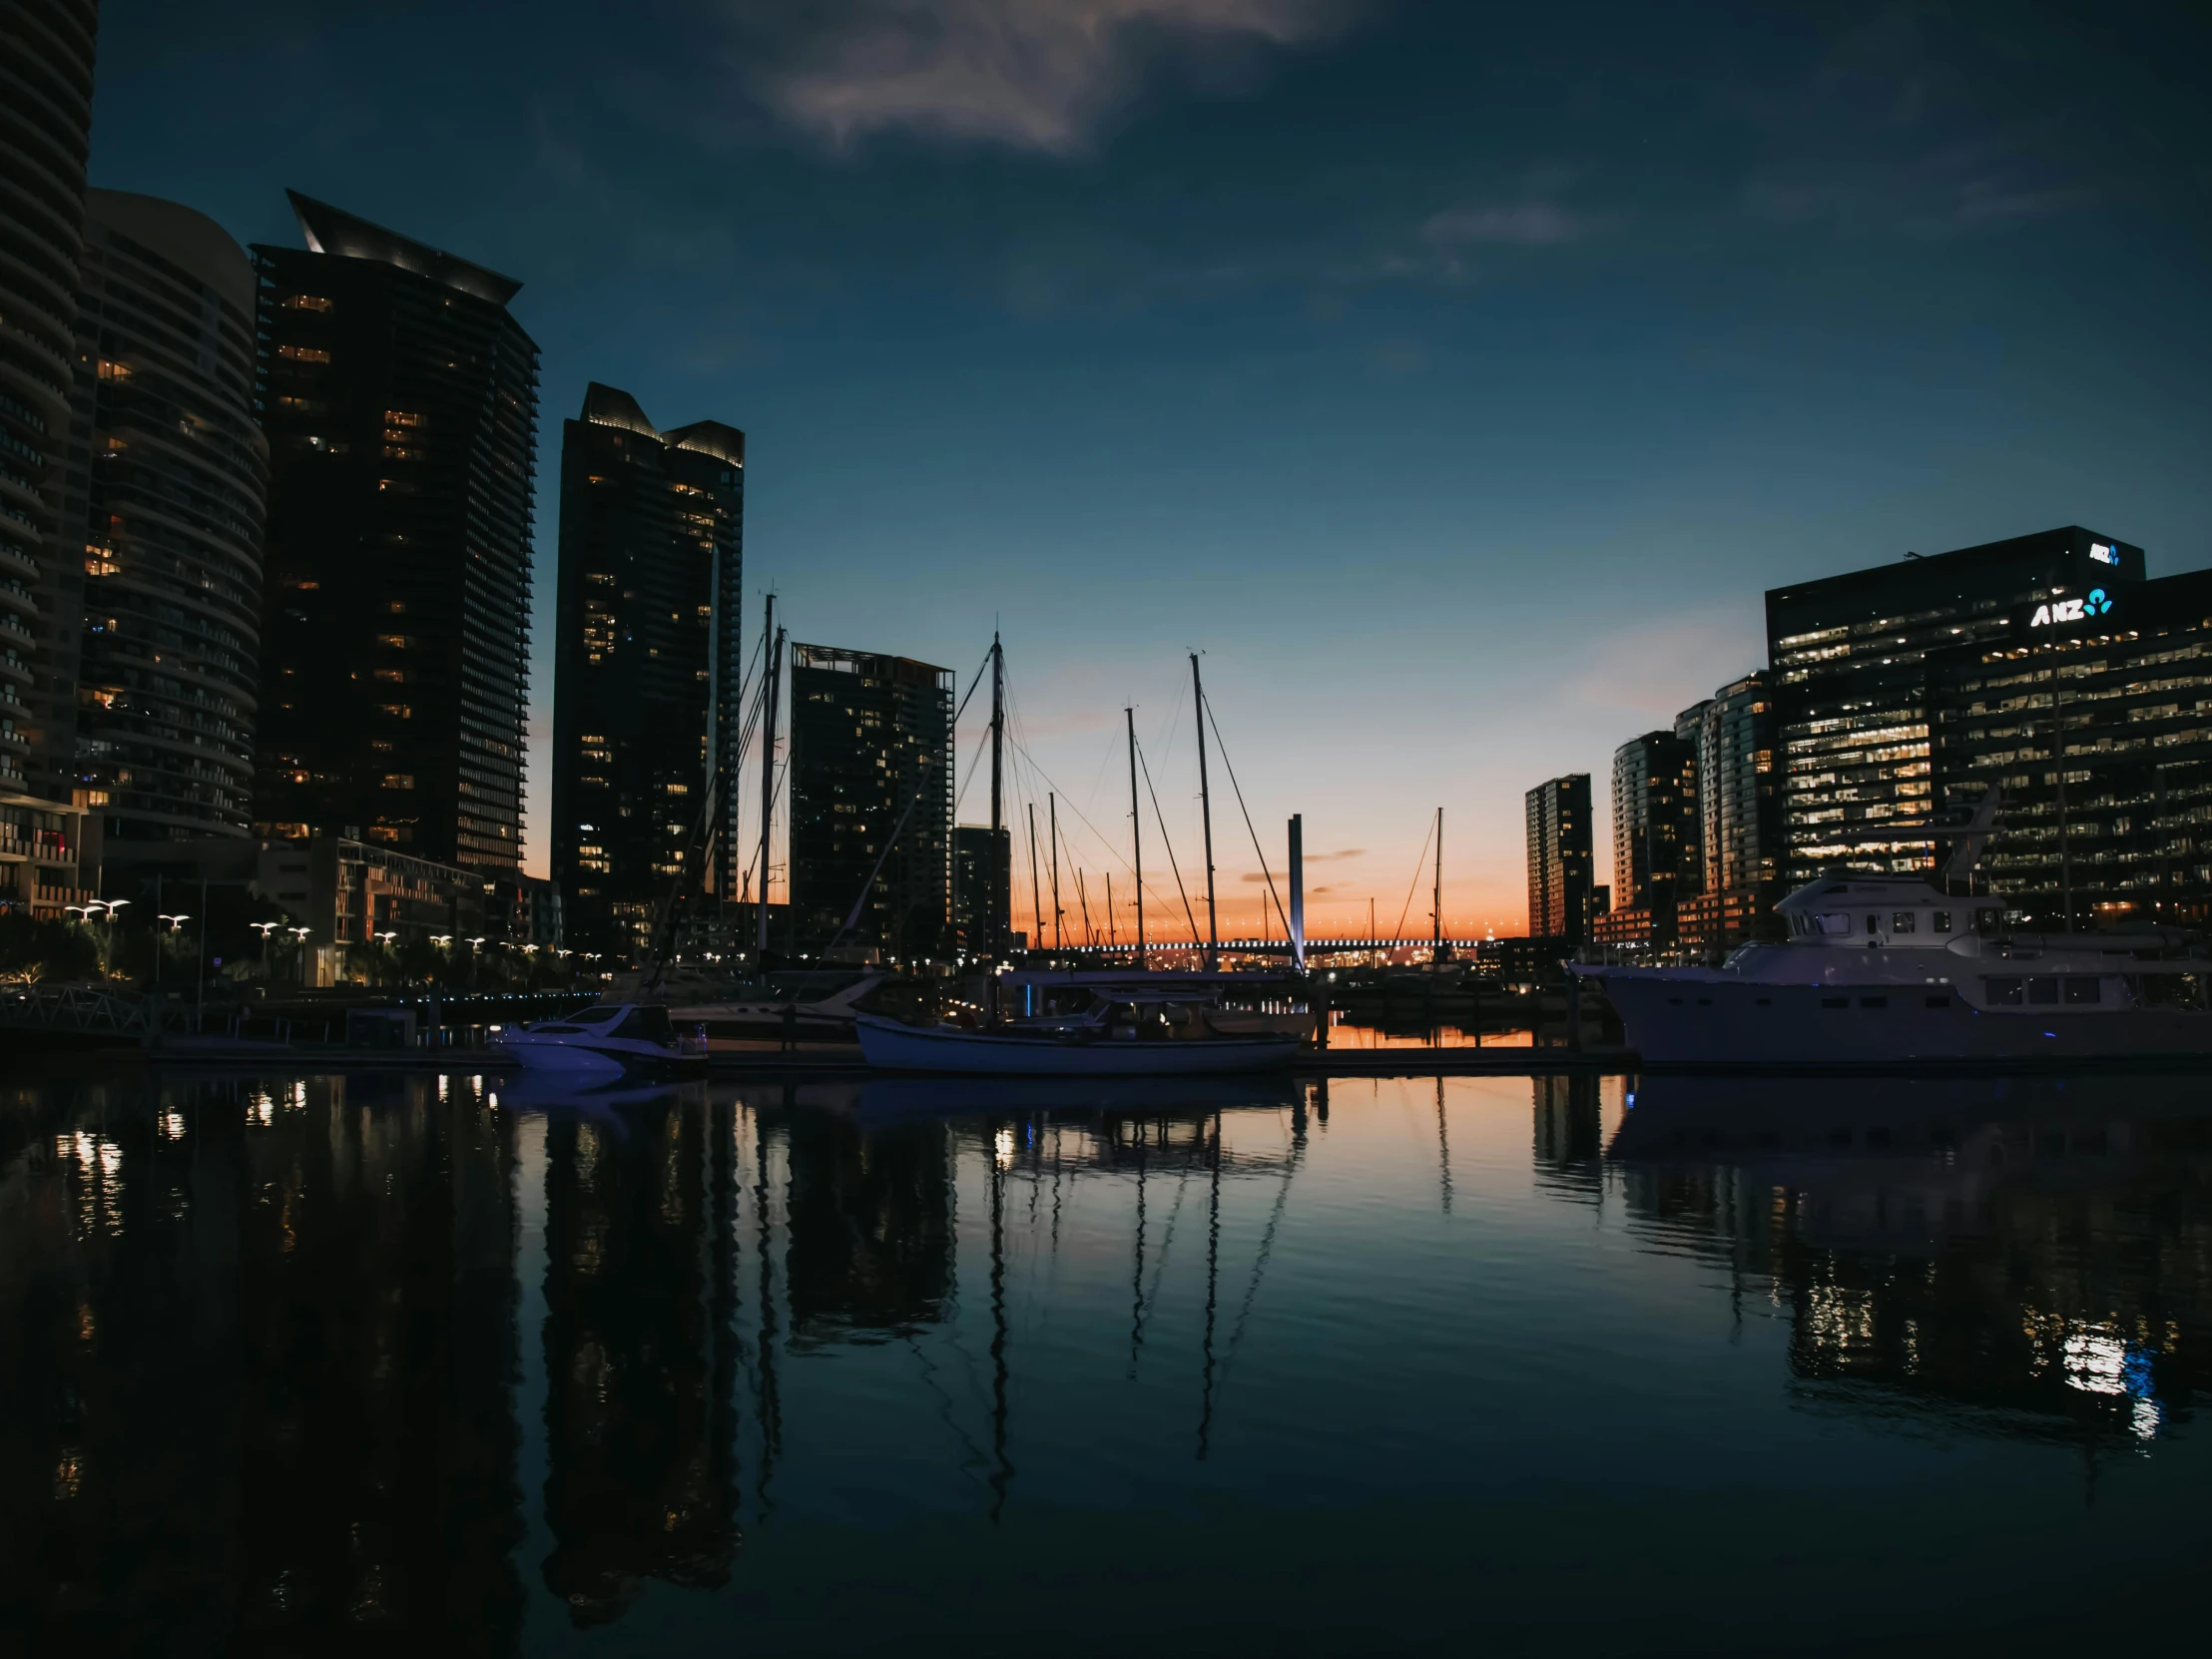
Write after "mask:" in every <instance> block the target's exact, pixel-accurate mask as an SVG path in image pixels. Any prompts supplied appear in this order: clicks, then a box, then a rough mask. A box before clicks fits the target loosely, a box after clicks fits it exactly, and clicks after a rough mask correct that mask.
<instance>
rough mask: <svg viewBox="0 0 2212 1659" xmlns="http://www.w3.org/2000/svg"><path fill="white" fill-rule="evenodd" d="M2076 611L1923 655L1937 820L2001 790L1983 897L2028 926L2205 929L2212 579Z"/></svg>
mask: <svg viewBox="0 0 2212 1659" xmlns="http://www.w3.org/2000/svg"><path fill="white" fill-rule="evenodd" d="M2074 598H2075V596H2073V595H2068V596H2066V600H2071V599H2074ZM2066 600H2061V601H2060V602H2059V603H2057V604H2051V603H2048V602H2037V603H2035V604H2032V605H2023V606H2021V607H2019V608H2018V609H2017V610H2015V611H2014V612H2013V614H2012V615H2011V616H2010V618H2009V619H2008V621H2009V623H2010V628H2009V630H2008V631H2007V632H2006V633H2005V634H2004V635H2003V636H2001V637H1998V638H1987V639H1982V640H1979V641H1976V642H1975V643H1973V644H1970V645H1961V646H1956V647H1952V648H1950V649H1948V650H1944V651H1940V652H1936V653H1932V654H1931V655H1930V657H1929V697H1930V705H1931V708H1932V711H1933V717H1934V718H1933V730H1934V763H1935V781H1936V799H1937V801H1938V802H1939V803H1940V805H1941V808H1942V810H1943V813H1944V816H1945V817H1946V818H1947V819H1948V820H1950V821H1951V822H1952V823H1959V822H1962V821H1964V820H1966V819H1967V818H1968V817H1969V816H1970V814H1971V813H1972V811H1973V809H1974V808H1975V807H1976V806H1977V805H1979V804H1980V803H1981V802H1982V801H1983V800H1984V799H1985V798H1986V796H1987V794H1988V792H1989V791H1990V790H1991V789H1994V790H1996V791H1997V815H1996V830H1995V832H1994V833H1993V834H1992V835H1991V836H1990V837H1989V839H1988V840H1987V842H1986V843H1985V845H1984V846H1983V847H1982V849H1981V853H1980V856H1979V858H1978V860H1977V861H1976V862H1975V864H1974V868H1973V871H1972V874H1971V877H1970V879H1971V883H1972V888H1973V891H1974V892H1976V893H1982V892H1986V893H1990V894H1993V895H1996V896H1999V897H2002V898H2003V899H2004V900H2005V907H2006V910H2007V912H2008V919H2009V920H2010V921H2012V922H2013V923H2014V924H2018V925H2026V926H2047V927H2063V926H2065V925H2066V923H2067V920H2068V917H2069V915H2070V917H2071V921H2072V925H2073V926H2075V927H2089V926H2093V925H2096V924H2098V923H2100V922H2106V921H2171V922H2181V923H2199V922H2202V921H2204V920H2206V919H2212V832H2208V831H2207V830H2206V829H2205V826H2206V825H2207V824H2212V572H2207V571H2193V572H2190V573H2188V574H2186V575H2181V576H2169V577H2164V578H2161V579H2160V580H2158V581H2155V582H2149V581H2146V582H2139V583H2138V582H2124V581H2114V582H2110V583H2100V584H2096V585H2093V586H2091V587H2089V588H2088V589H2087V590H2086V591H2085V592H2083V593H2081V594H2080V595H2079V596H2078V606H2076V605H2074V604H2068V603H2066Z"/></svg>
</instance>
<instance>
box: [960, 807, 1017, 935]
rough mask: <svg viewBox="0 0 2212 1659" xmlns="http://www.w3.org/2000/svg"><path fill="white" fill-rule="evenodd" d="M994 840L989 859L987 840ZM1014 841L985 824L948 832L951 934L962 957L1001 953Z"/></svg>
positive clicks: (1009, 923)
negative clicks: (950, 861)
mask: <svg viewBox="0 0 2212 1659" xmlns="http://www.w3.org/2000/svg"><path fill="white" fill-rule="evenodd" d="M994 838H995V840H996V842H997V846H996V850H995V854H994V851H993V847H992V841H993V840H994ZM1013 893H1014V837H1013V832H1012V831H1011V830H1004V829H1002V830H999V831H998V832H997V834H996V836H995V837H994V836H993V834H992V832H991V827H990V826H989V825H987V824H962V825H959V826H957V827H956V828H955V829H954V830H953V831H952V931H953V935H954V941H955V943H956V945H957V947H958V948H959V950H960V952H961V953H962V954H963V955H968V956H976V955H989V954H991V953H992V952H994V951H999V950H1003V949H1004V948H1005V941H1007V940H1009V939H1011V938H1012V937H1013Z"/></svg>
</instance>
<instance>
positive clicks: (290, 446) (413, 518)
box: [254, 194, 538, 871]
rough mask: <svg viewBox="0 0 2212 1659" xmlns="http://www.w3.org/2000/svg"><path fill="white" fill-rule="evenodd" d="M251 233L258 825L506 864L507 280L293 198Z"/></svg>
mask: <svg viewBox="0 0 2212 1659" xmlns="http://www.w3.org/2000/svg"><path fill="white" fill-rule="evenodd" d="M291 203H292V207H293V209H294V211H295V213H296V214H297V216H298V220H299V228H300V232H301V235H302V237H303V239H304V240H305V242H306V247H305V249H303V250H301V249H290V248H272V247H264V246H257V247H256V248H255V250H254V254H255V259H256V263H257V266H258V269H259V275H260V294H259V298H260V312H259V323H260V334H261V341H260V344H261V360H260V365H259V374H260V387H261V401H262V418H263V423H264V426H265V428H266V430H267V431H268V434H269V444H270V472H271V478H270V491H269V518H268V532H267V537H266V549H267V552H266V558H265V566H266V572H267V577H266V582H265V587H264V609H263V626H262V697H261V709H260V722H261V731H260V742H259V745H258V757H259V766H258V772H257V790H256V805H255V815H254V816H255V820H256V822H257V823H258V824H260V825H262V826H263V827H265V828H266V830H268V832H269V833H271V834H273V835H278V836H298V835H304V834H308V833H333V832H334V833H338V834H341V835H344V836H347V837H350V838H358V839H362V840H366V841H373V842H376V843H378V844H381V845H384V846H388V847H391V848H393V849H395V850H397V851H400V852H404V853H406V854H408V855H410V856H414V857H418V858H426V859H429V860H431V861H432V862H437V863H447V864H457V865H464V866H467V867H470V868H476V869H484V870H491V871H501V870H505V871H512V870H514V869H517V868H519V867H520V861H521V855H522V813H523V758H524V749H523V745H524V728H525V724H526V717H525V709H524V704H525V699H526V697H527V695H528V666H527V658H528V649H529V623H530V528H531V501H532V490H533V480H534V469H535V464H536V461H535V456H536V443H537V395H538V394H537V385H538V348H537V346H536V344H535V343H534V342H533V341H532V340H531V338H530V336H529V335H528V334H527V333H525V332H524V331H523V329H522V326H521V324H520V323H518V322H517V321H516V320H515V319H514V317H513V315H512V314H511V313H510V312H509V311H508V309H507V303H508V301H509V300H510V299H512V298H513V297H514V294H515V292H516V290H517V289H518V288H519V287H520V286H521V284H520V283H518V282H516V281H514V280H512V279H511V278H508V277H501V276H498V275H497V274H495V273H493V272H489V271H486V270H484V269H483V268H482V267H480V266H474V265H470V264H468V263H467V262H466V261H463V260H459V259H455V258H454V257H453V256H452V255H450V254H444V253H441V252H439V251H438V250H436V249H433V248H428V247H425V246H424V245H422V244H421V243H417V242H413V241H410V240H409V239H407V238H405V237H402V236H399V235H397V234H395V233H393V232H390V231H386V230H384V229H382V228H381V227H379V226H375V225H371V224H369V223H368V222H366V221H365V220H360V219H356V218H354V217H353V216H351V215H350V214H345V213H341V212H339V211H338V210H337V209H335V208H331V207H327V206H325V205H324V204H322V203H318V202H313V201H309V200H308V199H307V198H305V197H302V196H298V195H296V194H294V195H293V196H292V197H291Z"/></svg>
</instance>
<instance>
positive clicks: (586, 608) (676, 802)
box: [552, 383, 745, 955]
mask: <svg viewBox="0 0 2212 1659" xmlns="http://www.w3.org/2000/svg"><path fill="white" fill-rule="evenodd" d="M744 525H745V434H744V433H743V432H741V431H739V430H738V429H737V428H736V427H733V426H725V425H723V424H722V423H721V422H720V421H713V420H703V421H698V422H696V423H694V424H692V425H689V426H680V427H677V428H676V429H674V430H673V431H669V432H662V431H660V430H659V429H658V428H656V427H655V426H654V425H653V423H652V422H651V421H649V420H648V419H647V418H646V416H645V411H644V410H643V409H641V408H639V407H638V404H637V401H636V399H634V398H633V397H631V396H630V394H629V393H627V392H623V391H617V390H615V389H614V388H613V387H612V386H602V385H598V384H596V383H595V384H593V385H592V386H590V387H589V388H588V389H587V390H586V391H585V393H584V407H583V412H582V414H581V415H580V416H579V417H578V418H577V419H575V420H571V421H569V422H568V423H567V424H566V426H565V427H564V429H563V431H562V436H561V563H560V588H559V593H560V597H559V600H558V602H557V607H556V618H555V642H554V653H555V670H554V673H555V686H554V705H553V860H552V866H553V874H554V877H555V879H556V880H558V881H559V882H560V883H561V885H562V887H563V889H564V890H565V893H566V895H567V899H568V903H569V905H570V912H569V914H568V917H567V924H568V926H569V928H570V929H571V930H572V931H573V933H574V935H575V937H576V939H577V941H578V943H579V945H581V946H582V947H583V948H586V949H590V950H597V951H604V952H609V953H614V954H626V955H634V954H635V953H637V952H638V951H640V950H642V949H643V948H644V947H645V946H646V944H647V942H648V940H649V937H650V934H651V932H652V926H653V917H654V915H655V914H656V912H657V907H658V906H659V904H660V903H661V902H662V900H663V899H664V898H665V896H666V895H667V894H668V892H669V891H670V888H671V886H672V884H673V883H674V882H675V880H676V878H677V877H678V875H679V874H680V873H685V872H684V871H683V860H684V859H685V858H686V857H693V858H698V857H700V852H699V850H696V849H695V850H693V851H689V852H687V850H686V847H687V844H688V843H689V842H691V841H692V839H693V836H694V833H695V831H696V830H697V827H698V825H699V823H700V819H701V813H702V808H703V807H704V806H706V805H707V797H708V792H709V791H710V790H712V791H715V792H717V794H718V799H717V800H715V801H714V802H713V804H712V806H713V810H714V813H715V817H716V823H717V825H718V826H719V832H718V834H717V835H716V838H715V841H714V845H713V851H712V855H711V857H710V858H708V859H707V863H708V864H710V865H711V867H709V868H705V869H704V870H702V871H700V872H696V875H695V879H694V880H693V881H692V882H691V883H690V885H691V888H692V892H693V895H694V896H695V897H698V896H704V895H712V897H713V898H715V899H717V900H720V899H726V898H728V897H730V896H731V894H732V892H733V890H734V888H735V887H736V885H737V881H738V874H739V871H740V869H741V868H742V867H743V864H744V856H743V854H744V852H745V848H744V846H743V845H742V844H741V842H740V840H739V838H738V836H737V834H736V830H737V824H738V811H737V809H738V802H739V790H740V786H741V783H742V780H741V779H740V777H739V775H738V768H737V763H736V756H737V745H738V742H739V738H740V736H741V730H742V724H743V721H742V713H741V705H742V700H743V694H744V691H745V687H744V686H743V685H742V679H743V674H744V668H745V663H744V651H743V630H742V628H741V627H740V622H739V619H740V615H741V607H740V597H741V595H742V593H743V590H744V575H745V570H744V541H743V536H744ZM710 734H712V735H713V741H714V744H715V747H716V749H717V750H718V751H719V754H718V755H717V756H715V757H713V758H710V756H709V753H708V744H709V739H710Z"/></svg>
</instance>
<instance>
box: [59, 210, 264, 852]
mask: <svg viewBox="0 0 2212 1659" xmlns="http://www.w3.org/2000/svg"><path fill="white" fill-rule="evenodd" d="M76 341H77V345H76V352H75V357H76V376H75V390H74V395H73V398H72V407H71V413H70V429H69V445H68V454H69V461H68V465H67V468H66V488H65V491H64V519H65V522H66V523H67V524H68V526H69V527H70V532H69V533H70V538H71V541H72V543H73V545H76V546H78V547H81V549H82V563H81V566H78V567H76V568H73V569H70V570H67V571H65V572H64V573H63V576H62V579H61V581H59V582H58V583H57V585H56V589H57V600H58V604H57V608H56V611H55V615H54V618H53V620H54V624H55V629H56V640H55V649H54V660H55V664H56V680H57V684H72V685H74V686H75V688H76V692H75V696H74V698H73V699H72V700H71V701H70V702H69V703H68V704H66V705H65V704H63V703H61V702H60V701H57V703H56V705H55V709H54V715H53V723H52V730H51V736H52V743H53V753H54V756H55V761H56V767H57V775H58V776H59V777H60V778H61V781H62V782H64V783H66V784H68V785H69V786H70V787H72V788H73V789H74V790H77V791H81V792H82V795H81V799H82V800H83V801H84V803H85V804H86V805H88V806H90V807H92V808H93V809H94V810H95V811H97V812H98V813H99V814H100V815H101V817H102V819H103V821H104V839H105V842H106V845H107V848H108V851H109V855H110V856H115V855H118V854H126V855H127V854H128V852H129V850H130V848H131V847H132V846H133V845H142V844H144V843H146V842H156V841H158V842H169V843H177V842H186V841H199V840H203V839H205V838H207V837H211V836H212V837H217V838H222V837H229V838H233V839H237V840H241V841H243V840H244V839H246V838H247V834H248V827H249V824H250V822H251V809H252V783H253V764H254V724H255V697H256V693H257V691H258V689H259V687H258V684H257V682H258V676H259V655H260V652H259V644H260V631H261V608H262V506H263V490H264V488H265V484H266V480H267V475H268V454H269V448H268V443H267V441H266V440H265V439H264V437H263V435H262V430H261V427H260V425H259V424H258V423H257V422H256V420H255V416H254V373H255V362H254V358H255V352H254V268H253V266H252V265H251V264H250V263H249V262H248V260H247V257H246V251H245V250H244V249H242V248H241V247H239V245H238V244H237V243H235V242H233V241H232V240H231V238H230V236H229V235H228V234H227V233H226V232H225V231H224V230H223V228H222V227H221V226H219V225H217V224H216V223H215V221H213V220H211V219H209V218H207V217H206V216H204V215H202V214H198V213H195V212H193V211H192V210H191V209H190V208H184V207H180V206H178V205H177V204H176V203H174V202H163V201H159V200H157V199H156V198H153V197H149V196H131V195H126V194H124V193H122V192H119V191H107V190H95V191H92V192H91V193H90V194H89V198H88V204H87V210H86V216H85V237H84V250H83V255H82V259H81V261H80V264H79V287H78V294H77V320H76ZM72 646H74V649H71V647H72ZM65 758H66V761H67V767H66V771H64V770H63V769H62V763H63V761H64V759H65Z"/></svg>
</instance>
